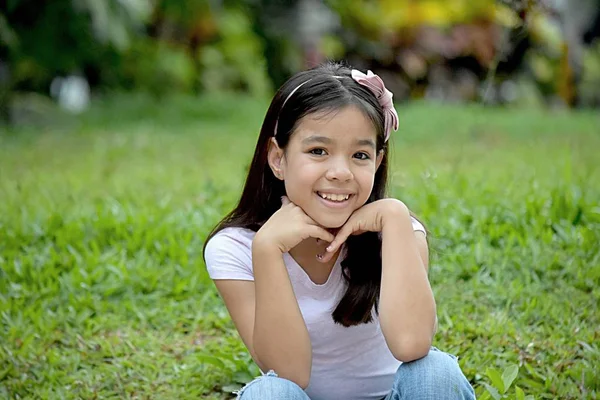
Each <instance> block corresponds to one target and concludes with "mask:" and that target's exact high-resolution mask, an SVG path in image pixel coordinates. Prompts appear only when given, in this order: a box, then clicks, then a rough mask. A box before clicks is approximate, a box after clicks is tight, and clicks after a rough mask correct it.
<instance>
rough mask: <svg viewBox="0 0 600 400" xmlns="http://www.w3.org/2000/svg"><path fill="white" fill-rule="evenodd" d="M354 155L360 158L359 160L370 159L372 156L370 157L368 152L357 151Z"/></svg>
mask: <svg viewBox="0 0 600 400" xmlns="http://www.w3.org/2000/svg"><path fill="white" fill-rule="evenodd" d="M354 156H355V157H356V158H358V159H359V160H368V159H369V158H371V157H369V155H368V154H367V153H363V152H359V153H356V154H354Z"/></svg>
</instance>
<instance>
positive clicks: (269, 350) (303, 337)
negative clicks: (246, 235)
mask: <svg viewBox="0 0 600 400" xmlns="http://www.w3.org/2000/svg"><path fill="white" fill-rule="evenodd" d="M252 260H253V262H252V264H253V268H254V285H255V293H256V294H255V304H256V305H255V317H254V333H253V336H252V337H253V348H254V352H255V353H256V356H257V357H258V359H259V361H260V364H261V365H262V366H263V367H265V368H267V369H272V370H274V371H275V372H276V373H277V374H278V375H279V376H280V377H283V378H286V379H288V380H291V381H293V382H295V383H296V384H298V385H299V386H300V387H302V388H305V387H306V386H308V381H309V380H310V370H311V366H312V347H311V343H310V337H309V335H308V330H307V328H306V324H305V323H304V318H303V317H302V314H301V312H300V308H299V306H298V301H297V300H296V296H295V295H294V290H293V288H292V284H291V282H290V278H289V276H288V272H287V270H286V267H285V264H284V262H283V257H282V254H281V251H279V250H278V249H276V248H274V249H270V248H268V247H264V246H260V245H257V246H253V249H252ZM265 372H266V371H265Z"/></svg>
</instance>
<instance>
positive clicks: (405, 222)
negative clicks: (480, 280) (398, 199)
mask: <svg viewBox="0 0 600 400" xmlns="http://www.w3.org/2000/svg"><path fill="white" fill-rule="evenodd" d="M387 221H388V223H386V224H384V225H383V229H382V236H383V239H382V276H381V294H380V301H379V319H380V323H381V329H382V332H383V335H384V337H385V340H386V342H387V344H388V347H389V348H390V350H391V351H392V354H394V357H396V358H397V359H398V360H400V361H405V362H406V361H412V360H415V359H418V358H421V357H424V356H425V355H427V352H428V351H429V348H430V346H431V342H432V340H433V334H434V331H435V319H436V307H435V300H434V298H433V292H432V291H431V286H430V285H429V280H428V278H427V272H426V270H425V267H424V265H423V260H422V259H421V256H420V254H419V249H418V247H417V241H416V238H415V234H414V231H413V229H412V226H411V222H410V214H409V213H408V210H402V211H401V212H395V214H394V215H392V216H391V217H390V218H388V220H387Z"/></svg>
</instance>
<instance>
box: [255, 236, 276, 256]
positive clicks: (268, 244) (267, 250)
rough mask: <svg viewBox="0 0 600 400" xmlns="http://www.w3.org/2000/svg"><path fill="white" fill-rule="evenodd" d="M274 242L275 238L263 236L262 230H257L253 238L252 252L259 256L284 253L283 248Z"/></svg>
mask: <svg viewBox="0 0 600 400" xmlns="http://www.w3.org/2000/svg"><path fill="white" fill-rule="evenodd" d="M273 243H274V242H273V240H269V239H268V238H263V236H262V235H260V232H257V233H256V235H254V239H253V240H252V254H253V255H259V256H264V255H281V254H283V252H282V251H281V249H280V248H279V247H278V246H277V245H275V244H273Z"/></svg>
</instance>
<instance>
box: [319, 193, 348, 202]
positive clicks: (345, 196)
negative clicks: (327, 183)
mask: <svg viewBox="0 0 600 400" xmlns="http://www.w3.org/2000/svg"><path fill="white" fill-rule="evenodd" d="M319 195H320V196H321V197H322V198H324V199H327V200H332V201H345V200H348V198H349V197H350V195H349V194H333V193H331V194H330V193H319Z"/></svg>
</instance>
